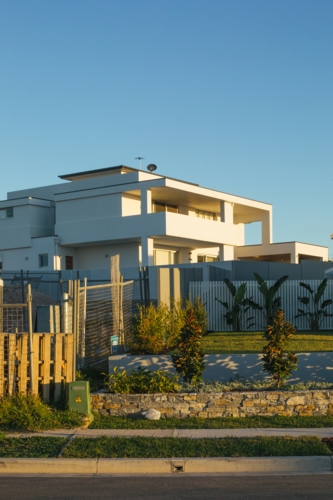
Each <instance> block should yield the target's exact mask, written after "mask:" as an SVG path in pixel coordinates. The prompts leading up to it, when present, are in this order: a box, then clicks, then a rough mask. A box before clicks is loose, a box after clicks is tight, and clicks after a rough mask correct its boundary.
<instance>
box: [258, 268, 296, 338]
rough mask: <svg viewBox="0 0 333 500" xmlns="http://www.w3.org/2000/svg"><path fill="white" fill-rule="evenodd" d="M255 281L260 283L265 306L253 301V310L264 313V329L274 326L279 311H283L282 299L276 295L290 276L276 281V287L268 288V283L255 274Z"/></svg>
mask: <svg viewBox="0 0 333 500" xmlns="http://www.w3.org/2000/svg"><path fill="white" fill-rule="evenodd" d="M253 274H254V277H255V279H256V280H257V283H258V288H259V291H260V293H261V294H262V296H263V299H264V304H263V305H260V304H257V303H256V302H252V301H251V307H252V308H253V309H258V310H259V311H262V313H263V316H264V318H265V325H264V328H266V327H267V326H272V325H273V323H274V316H275V314H276V313H277V311H278V310H279V309H281V297H275V294H276V293H277V291H278V290H279V288H280V287H281V286H282V285H283V283H284V282H285V281H286V280H287V279H288V276H282V278H279V279H278V280H276V282H275V283H274V285H272V286H271V287H269V288H268V286H267V283H266V281H265V280H264V279H263V278H262V277H261V276H260V275H259V274H257V273H253Z"/></svg>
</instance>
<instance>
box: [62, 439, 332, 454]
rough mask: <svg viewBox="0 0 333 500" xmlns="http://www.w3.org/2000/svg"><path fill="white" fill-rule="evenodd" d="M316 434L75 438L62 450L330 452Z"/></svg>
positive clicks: (96, 451) (182, 452)
mask: <svg viewBox="0 0 333 500" xmlns="http://www.w3.org/2000/svg"><path fill="white" fill-rule="evenodd" d="M329 454H330V451H329V448H328V447H327V446H326V444H325V443H323V442H322V441H321V440H320V439H319V438H317V437H312V436H311V437H309V436H306V437H301V438H292V437H255V438H222V439H189V438H143V437H135V438H123V437H113V438H110V437H106V436H103V437H101V438H94V439H88V438H77V439H73V440H72V441H71V442H70V443H69V445H68V446H67V447H66V448H65V449H64V450H63V453H62V456H63V457H64V458H173V457H188V458H190V457H277V456H283V457H290V456H310V455H311V456H319V455H329Z"/></svg>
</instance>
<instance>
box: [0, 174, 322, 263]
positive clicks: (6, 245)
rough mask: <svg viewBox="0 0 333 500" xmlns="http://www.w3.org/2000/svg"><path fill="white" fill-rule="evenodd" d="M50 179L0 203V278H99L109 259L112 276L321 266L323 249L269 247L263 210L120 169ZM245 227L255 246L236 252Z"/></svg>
mask: <svg viewBox="0 0 333 500" xmlns="http://www.w3.org/2000/svg"><path fill="white" fill-rule="evenodd" d="M59 177H60V179H62V181H65V182H61V183H60V184H55V185H51V186H44V187H38V188H31V189H25V190H21V191H15V192H10V193H8V194H7V200H6V201H1V202H0V259H1V260H0V264H1V266H2V269H4V270H13V269H23V270H36V269H38V268H41V270H63V269H74V268H75V269H98V268H106V267H108V262H109V258H110V256H111V255H115V254H120V255H121V266H122V267H135V266H139V265H143V266H146V265H154V264H156V265H162V264H174V263H180V264H182V263H196V262H210V261H215V260H222V261H225V260H237V259H243V260H269V261H274V262H280V261H283V262H290V263H298V262H299V261H300V260H301V259H314V260H321V261H327V259H328V250H327V248H326V247H321V246H315V245H309V244H304V243H298V242H289V243H275V244H274V243H273V242H272V206H271V205H270V204H267V203H263V202H260V201H254V200H249V199H247V198H242V197H239V196H235V195H231V194H227V193H223V192H220V191H216V190H214V189H207V188H203V187H200V186H199V185H197V184H193V183H191V182H185V181H180V180H177V179H172V178H170V177H165V176H163V175H160V174H156V173H152V172H145V171H142V170H137V169H135V168H131V167H126V166H122V165H121V166H117V167H110V168H104V169H99V170H92V171H87V172H79V173H76V174H69V175H60V176H59ZM251 222H261V228H262V229H261V235H262V236H261V244H260V245H254V246H253V245H252V246H245V245H244V243H245V242H244V224H249V223H251Z"/></svg>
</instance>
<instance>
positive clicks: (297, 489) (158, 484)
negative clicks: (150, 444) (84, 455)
mask: <svg viewBox="0 0 333 500" xmlns="http://www.w3.org/2000/svg"><path fill="white" fill-rule="evenodd" d="M332 498H333V474H332V473H328V474H319V475H290V476H289V475H279V476H272V475H270V476H256V477H254V476H232V477H231V476H185V475H184V476H180V475H179V476H178V475H173V476H172V477H142V476H139V477H133V476H132V477H131V476H127V477H78V476H75V477H69V478H68V477H8V476H7V477H4V476H0V499H1V500H32V499H33V500H39V499H54V500H88V499H89V500H93V499H97V500H106V499H107V500H132V499H133V500H134V499H135V500H141V499H142V500H153V499H154V500H155V499H158V500H190V499H191V500H193V499H194V500H195V499H203V500H215V499H219V500H221V499H222V500H241V499H242V500H243V499H244V500H252V499H253V500H261V499H269V500H281V499H282V500H294V499H295V500H296V499H297V500H299V499H302V500H315V499H316V500H317V499H320V500H326V499H327V500H328V499H330V500H332Z"/></svg>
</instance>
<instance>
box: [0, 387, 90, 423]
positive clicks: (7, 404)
mask: <svg viewBox="0 0 333 500" xmlns="http://www.w3.org/2000/svg"><path fill="white" fill-rule="evenodd" d="M80 425H82V415H79V414H78V413H76V412H73V411H70V410H66V411H56V410H54V409H53V408H51V407H49V406H48V405H47V404H45V403H43V401H41V399H40V398H39V396H31V395H27V396H25V395H22V394H17V395H15V396H8V397H5V398H2V399H0V429H1V430H6V431H8V430H15V431H40V430H47V429H61V428H62V429H63V428H72V427H79V426H80Z"/></svg>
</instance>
